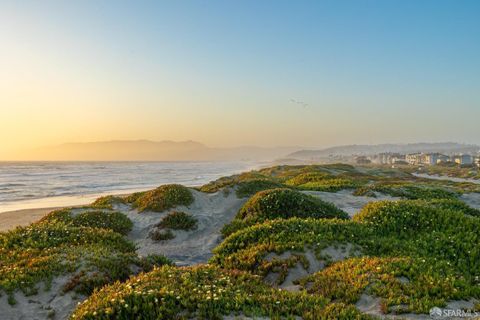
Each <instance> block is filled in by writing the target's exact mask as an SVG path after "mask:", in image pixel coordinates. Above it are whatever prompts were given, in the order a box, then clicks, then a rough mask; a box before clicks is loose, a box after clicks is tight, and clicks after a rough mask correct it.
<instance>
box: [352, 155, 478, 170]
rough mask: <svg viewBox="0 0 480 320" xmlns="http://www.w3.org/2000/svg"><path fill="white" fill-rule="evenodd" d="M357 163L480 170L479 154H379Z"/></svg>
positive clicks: (365, 157)
mask: <svg viewBox="0 0 480 320" xmlns="http://www.w3.org/2000/svg"><path fill="white" fill-rule="evenodd" d="M356 162H357V163H360V164H361V163H375V164H391V165H395V164H397V165H430V166H431V165H449V164H451V165H455V164H456V165H460V166H466V167H469V166H471V167H474V166H475V167H478V168H480V154H476V155H472V154H453V155H445V154H441V153H422V152H417V153H410V154H401V153H393V152H385V153H379V154H376V155H373V156H359V157H357V158H356Z"/></svg>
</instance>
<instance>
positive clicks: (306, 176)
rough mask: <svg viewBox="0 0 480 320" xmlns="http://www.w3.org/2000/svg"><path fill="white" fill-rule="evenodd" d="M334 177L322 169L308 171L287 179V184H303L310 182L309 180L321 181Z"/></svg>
mask: <svg viewBox="0 0 480 320" xmlns="http://www.w3.org/2000/svg"><path fill="white" fill-rule="evenodd" d="M332 177H333V176H332V175H331V174H328V173H326V172H320V171H313V172H306V173H301V174H299V175H296V176H295V177H293V178H291V179H289V180H287V181H286V182H285V184H286V185H288V186H300V185H302V184H305V183H309V182H319V181H323V180H325V179H331V178H332Z"/></svg>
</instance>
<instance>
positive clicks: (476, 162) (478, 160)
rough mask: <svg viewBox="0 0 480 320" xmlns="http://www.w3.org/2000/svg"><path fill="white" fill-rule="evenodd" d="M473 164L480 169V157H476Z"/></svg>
mask: <svg viewBox="0 0 480 320" xmlns="http://www.w3.org/2000/svg"><path fill="white" fill-rule="evenodd" d="M474 162H475V165H476V166H477V167H480V156H476V157H475V160H474Z"/></svg>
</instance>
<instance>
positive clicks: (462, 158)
mask: <svg viewBox="0 0 480 320" xmlns="http://www.w3.org/2000/svg"><path fill="white" fill-rule="evenodd" d="M453 161H454V162H455V163H458V164H460V165H471V164H473V157H472V156H471V155H469V154H460V155H455V156H453Z"/></svg>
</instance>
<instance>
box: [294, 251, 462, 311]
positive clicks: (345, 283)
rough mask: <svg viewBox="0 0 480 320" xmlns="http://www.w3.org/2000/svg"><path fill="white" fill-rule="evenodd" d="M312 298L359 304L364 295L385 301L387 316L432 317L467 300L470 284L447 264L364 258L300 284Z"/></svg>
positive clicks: (310, 277)
mask: <svg viewBox="0 0 480 320" xmlns="http://www.w3.org/2000/svg"><path fill="white" fill-rule="evenodd" d="M298 283H300V285H301V287H302V288H303V289H305V290H306V291H307V292H308V293H309V294H314V295H319V296H321V297H325V298H329V299H332V300H335V301H337V302H343V303H347V304H352V303H356V302H357V301H358V300H359V299H360V296H361V294H364V293H366V294H368V295H371V296H374V297H379V298H381V299H382V301H381V305H382V306H384V307H385V310H383V311H384V312H385V313H389V312H395V313H397V314H398V313H428V312H429V310H430V309H431V308H433V307H439V306H440V307H444V306H445V305H446V302H447V301H450V300H460V299H464V298H467V297H468V296H469V295H468V293H467V292H466V291H465V290H463V289H464V288H467V287H468V283H467V282H466V281H465V279H463V278H462V277H461V276H459V275H458V274H456V273H455V272H453V270H452V268H451V267H449V266H448V265H446V264H443V265H440V264H438V263H435V261H433V262H431V261H428V262H427V261H426V260H422V259H418V258H417V259H415V258H410V257H395V258H391V257H383V258H378V257H361V258H351V259H347V260H344V261H341V262H337V263H334V264H333V265H331V266H330V267H328V268H326V269H324V270H322V271H320V272H317V273H315V274H313V275H309V276H307V277H305V278H303V279H300V280H299V281H298Z"/></svg>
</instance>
